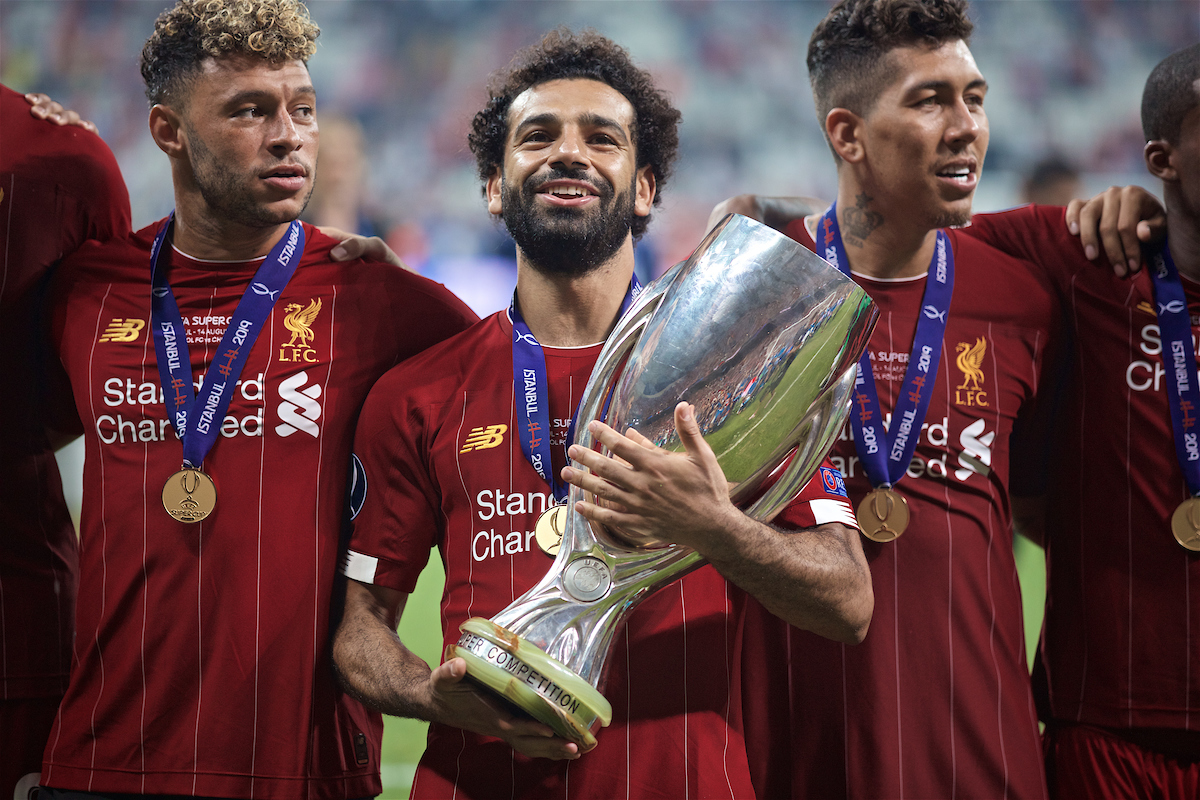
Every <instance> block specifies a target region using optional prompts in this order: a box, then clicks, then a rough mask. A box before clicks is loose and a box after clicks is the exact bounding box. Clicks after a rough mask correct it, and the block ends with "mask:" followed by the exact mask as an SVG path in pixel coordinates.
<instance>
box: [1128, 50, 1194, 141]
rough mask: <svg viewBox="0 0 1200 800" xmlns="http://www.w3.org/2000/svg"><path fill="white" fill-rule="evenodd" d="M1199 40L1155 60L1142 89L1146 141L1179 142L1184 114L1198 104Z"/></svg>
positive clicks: (1143, 128)
mask: <svg viewBox="0 0 1200 800" xmlns="http://www.w3.org/2000/svg"><path fill="white" fill-rule="evenodd" d="M1197 81H1200V44H1194V45H1191V46H1190V47H1185V48H1183V49H1182V50H1176V51H1175V52H1174V53H1171V55H1169V56H1167V57H1166V58H1164V59H1163V60H1162V61H1160V62H1158V66H1156V67H1155V68H1154V69H1153V70H1151V72H1150V77H1148V78H1146V87H1145V88H1144V89H1143V90H1142V133H1143V134H1145V136H1146V141H1148V142H1152V141H1155V140H1159V139H1161V140H1163V141H1166V142H1170V143H1171V144H1179V134H1180V131H1181V130H1182V129H1183V118H1184V117H1186V116H1187V115H1188V113H1189V112H1191V110H1192V109H1193V108H1195V107H1196V106H1197V105H1200V92H1198V91H1197V89H1196V85H1197V84H1196V82H1197Z"/></svg>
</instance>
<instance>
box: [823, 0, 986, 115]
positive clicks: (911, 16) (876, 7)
mask: <svg viewBox="0 0 1200 800" xmlns="http://www.w3.org/2000/svg"><path fill="white" fill-rule="evenodd" d="M974 27H975V26H974V25H973V24H972V23H971V20H969V19H968V18H967V4H966V1H965V0H842V1H841V2H840V3H838V4H837V5H836V6H834V7H833V8H832V9H831V10H830V12H829V13H828V14H827V15H826V16H825V19H823V20H821V23H820V24H819V25H817V28H816V30H814V31H813V34H812V38H810V39H809V40H808V79H809V82H810V83H811V84H812V90H813V98H814V100H815V101H816V105H817V117H818V119H820V120H821V123H822V125H824V122H825V118H826V117H827V116H828V115H829V112H830V111H831V110H833V109H835V108H845V109H848V110H850V111H852V112H854V113H855V114H858V115H859V116H865V115H866V114H867V113H868V112H869V111H870V110H871V108H872V107H873V106H874V105H875V101H876V100H878V99H879V95H880V94H881V93H882V92H883V90H884V89H885V88H887V86H888V85H889V84H890V83H891V82H892V78H893V77H894V76H893V73H892V72H891V71H890V70H889V62H888V58H887V56H888V54H889V53H890V52H891V51H892V50H895V49H896V48H898V47H913V46H918V45H923V46H926V47H930V48H936V47H940V46H941V45H943V44H945V43H947V42H952V41H955V40H958V39H962V40H963V41H968V40H969V39H970V36H971V31H972V30H974Z"/></svg>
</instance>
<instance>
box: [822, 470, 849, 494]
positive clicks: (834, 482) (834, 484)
mask: <svg viewBox="0 0 1200 800" xmlns="http://www.w3.org/2000/svg"><path fill="white" fill-rule="evenodd" d="M818 474H820V476H821V485H822V486H824V487H825V492H826V493H827V494H836V495H837V496H838V497H845V496H846V481H845V479H844V478H842V473H840V472H838V471H837V470H836V469H833V468H831V467H821V468H820V470H818Z"/></svg>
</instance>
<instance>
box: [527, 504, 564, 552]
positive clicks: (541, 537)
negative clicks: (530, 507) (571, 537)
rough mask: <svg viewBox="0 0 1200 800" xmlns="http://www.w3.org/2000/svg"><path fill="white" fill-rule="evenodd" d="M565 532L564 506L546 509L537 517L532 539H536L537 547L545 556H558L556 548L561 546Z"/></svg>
mask: <svg viewBox="0 0 1200 800" xmlns="http://www.w3.org/2000/svg"><path fill="white" fill-rule="evenodd" d="M566 530H567V507H566V505H561V506H554V507H553V508H547V509H546V510H545V511H543V512H542V515H541V516H540V517H538V521H537V525H535V526H534V528H533V537H534V538H535V539H537V543H538V547H540V548H542V552H543V553H546V554H547V555H552V556H556V555H558V547H559V545H561V544H562V540H563V533H565V532H566Z"/></svg>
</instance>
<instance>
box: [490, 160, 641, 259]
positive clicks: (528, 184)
mask: <svg viewBox="0 0 1200 800" xmlns="http://www.w3.org/2000/svg"><path fill="white" fill-rule="evenodd" d="M552 180H578V181H586V182H587V183H588V184H590V185H592V186H594V187H595V188H596V189H597V190H598V191H599V198H600V201H599V203H598V204H597V208H595V209H589V210H584V211H581V210H580V209H578V208H560V207H549V208H546V207H541V208H539V207H538V206H537V200H536V195H537V187H538V186H541V185H542V184H544V183H546V182H547V181H552ZM635 180H636V178H635ZM634 191H635V184H634V183H633V182H631V183H630V186H629V188H628V190H626V191H623V192H621V193H620V194H617V193H616V192H615V190H614V189H613V186H612V184H611V183H609V182H608V181H605V180H603V179H597V180H595V181H592V180H589V179H587V178H586V177H585V174H584V172H583V171H582V170H563V169H551V170H550V171H549V172H547V173H541V174H538V175H533V176H531V177H529V178H528V179H527V180H526V181H525V183H524V185H522V186H516V185H513V184H509V183H508V182H505V183H504V185H503V186H502V188H501V192H502V199H503V210H502V211H501V214H500V215H501V218H502V219H503V220H504V226H505V227H506V228H508V233H509V235H510V236H512V238H513V241H515V242H516V243H517V247H519V248H520V249H521V252H522V253H524V255H525V258H526V259H527V260H528V261H529V264H530V266H532V267H533V268H534V269H536V270H537V271H538V272H541V273H543V274H545V275H565V276H569V277H578V276H580V275H586V274H587V273H589V272H592V271H593V270H595V269H596V268H598V267H599V266H600V265H601V264H604V263H605V262H606V261H608V260H609V259H611V258H612V257H613V255H615V254H616V252H617V251H618V250H619V249H620V248H621V245H623V244H624V243H625V239H626V238H627V237H628V236H629V228H630V225H632V223H633V216H634V214H633V196H634Z"/></svg>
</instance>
